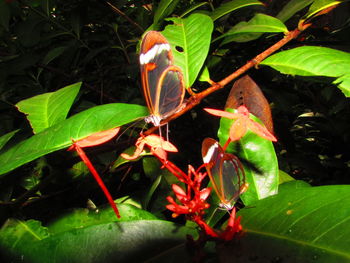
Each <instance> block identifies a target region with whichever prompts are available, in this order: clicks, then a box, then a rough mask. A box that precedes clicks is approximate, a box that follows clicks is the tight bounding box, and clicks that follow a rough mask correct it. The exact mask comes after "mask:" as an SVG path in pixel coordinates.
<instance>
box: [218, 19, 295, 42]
mask: <svg viewBox="0 0 350 263" xmlns="http://www.w3.org/2000/svg"><path fill="white" fill-rule="evenodd" d="M280 32H284V33H286V32H288V29H287V27H286V26H285V25H284V24H283V23H282V22H281V21H280V20H278V19H277V18H275V17H272V16H268V15H265V14H256V15H255V16H254V17H253V18H252V19H251V20H249V21H248V22H245V21H243V22H240V23H238V24H237V25H235V26H234V27H233V28H231V29H230V30H229V31H228V32H226V33H225V34H223V35H222V36H220V37H219V38H225V39H224V41H223V43H222V44H226V43H229V42H232V41H236V42H247V41H249V40H253V39H256V38H257V37H259V36H260V35H261V34H262V33H280Z"/></svg>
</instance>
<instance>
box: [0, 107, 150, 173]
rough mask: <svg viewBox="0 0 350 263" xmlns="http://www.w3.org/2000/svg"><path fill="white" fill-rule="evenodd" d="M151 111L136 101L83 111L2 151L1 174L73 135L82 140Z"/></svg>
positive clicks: (65, 143) (69, 141)
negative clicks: (135, 102) (135, 103)
mask: <svg viewBox="0 0 350 263" xmlns="http://www.w3.org/2000/svg"><path fill="white" fill-rule="evenodd" d="M147 114H148V111H147V109H146V108H145V107H143V106H139V105H133V104H123V103H114V104H105V105H101V106H96V107H93V108H90V109H88V110H86V111H83V112H80V113H78V114H76V115H74V116H72V117H70V118H68V119H67V120H64V121H62V122H60V123H58V124H56V125H54V126H51V127H50V128H48V129H46V130H44V131H42V132H40V133H38V134H36V135H34V136H32V137H30V138H29V139H27V140H25V141H22V142H20V143H18V144H17V145H15V146H14V147H12V148H11V149H9V150H7V151H5V152H2V153H1V154H0V163H2V164H3V165H1V166H0V174H4V173H6V172H9V171H11V170H13V169H15V168H17V167H19V166H21V165H22V164H25V163H27V162H30V161H32V160H34V159H36V158H39V157H40V156H43V155H45V154H48V153H51V152H54V151H57V150H60V149H64V148H67V147H68V146H70V145H71V144H72V139H73V140H75V141H78V140H80V139H83V138H85V137H87V136H89V135H92V134H94V133H96V132H100V131H105V130H109V129H112V128H115V127H120V126H122V125H124V124H127V123H130V122H132V121H135V120H137V119H140V118H143V117H145V116H146V115H147Z"/></svg>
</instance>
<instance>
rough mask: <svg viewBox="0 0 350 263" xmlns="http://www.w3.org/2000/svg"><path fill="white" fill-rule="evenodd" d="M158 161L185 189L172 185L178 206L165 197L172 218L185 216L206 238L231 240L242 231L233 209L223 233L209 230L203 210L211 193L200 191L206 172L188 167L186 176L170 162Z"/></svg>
mask: <svg viewBox="0 0 350 263" xmlns="http://www.w3.org/2000/svg"><path fill="white" fill-rule="evenodd" d="M160 160H161V162H162V163H163V165H164V166H165V167H166V168H167V169H168V170H169V171H170V172H171V173H172V174H174V175H175V176H176V177H177V178H178V179H179V181H180V182H183V183H184V184H185V185H186V187H187V189H186V191H185V190H183V189H182V188H181V187H180V186H179V185H176V184H173V185H172V189H173V191H174V194H175V196H176V199H177V200H178V202H179V203H180V204H178V203H177V202H176V201H175V200H174V198H173V197H171V196H168V197H167V200H168V201H169V204H168V205H167V206H166V207H167V209H169V210H170V211H172V212H174V213H173V217H177V216H179V215H185V216H186V218H187V219H188V220H191V221H193V222H195V223H197V225H198V226H199V227H200V228H201V229H202V230H203V231H204V232H205V233H206V234H207V235H208V236H210V237H213V238H218V239H222V240H231V239H232V238H233V237H234V235H235V234H236V233H239V232H240V231H241V230H242V226H241V225H240V218H237V219H236V218H235V215H236V213H235V209H232V211H231V214H230V219H229V220H228V224H227V227H226V229H225V230H224V231H218V230H215V229H213V228H211V227H210V226H209V225H208V224H207V223H206V222H205V221H204V220H203V215H204V214H205V210H206V209H208V208H209V207H210V205H209V204H208V203H207V202H206V200H207V198H208V197H209V195H210V193H211V188H202V189H201V183H202V181H203V179H204V178H205V177H206V175H207V173H206V172H205V173H201V172H200V170H201V169H202V168H203V166H201V167H199V168H198V169H197V170H195V169H194V168H193V167H192V166H191V165H189V166H188V173H187V174H186V173H184V172H183V171H182V170H181V169H179V168H178V167H177V166H176V165H174V164H173V163H172V162H170V161H166V160H162V159H160Z"/></svg>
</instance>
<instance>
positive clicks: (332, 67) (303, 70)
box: [260, 46, 350, 97]
mask: <svg viewBox="0 0 350 263" xmlns="http://www.w3.org/2000/svg"><path fill="white" fill-rule="evenodd" d="M260 64H261V65H267V66H270V67H272V68H274V69H276V70H278V71H279V72H281V73H283V74H290V75H299V76H326V77H334V78H338V79H336V80H335V81H334V83H336V84H338V87H339V88H340V89H341V91H342V92H343V93H344V95H345V96H347V97H349V96H350V80H349V79H350V54H349V53H346V52H343V51H339V50H335V49H331V48H326V47H315V46H304V47H298V48H293V49H290V50H287V51H282V52H279V53H277V54H274V55H272V56H271V57H268V58H267V59H265V60H264V61H262V62H261V63H260Z"/></svg>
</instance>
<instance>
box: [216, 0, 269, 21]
mask: <svg viewBox="0 0 350 263" xmlns="http://www.w3.org/2000/svg"><path fill="white" fill-rule="evenodd" d="M251 5H263V4H262V3H261V2H260V1H256V0H233V1H230V2H227V3H224V4H222V5H220V6H219V7H218V8H216V9H215V10H214V11H213V12H212V13H211V15H210V16H211V18H212V19H213V21H215V20H216V19H218V18H220V17H222V16H224V15H227V14H228V13H230V12H233V11H235V10H237V9H239V8H242V7H246V6H251Z"/></svg>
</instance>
